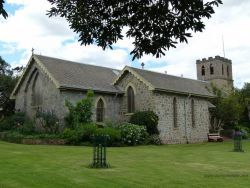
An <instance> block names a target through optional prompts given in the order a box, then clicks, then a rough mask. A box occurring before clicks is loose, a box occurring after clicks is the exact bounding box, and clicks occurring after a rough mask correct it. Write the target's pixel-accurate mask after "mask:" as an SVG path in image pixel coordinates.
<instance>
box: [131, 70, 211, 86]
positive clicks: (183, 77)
mask: <svg viewBox="0 0 250 188" xmlns="http://www.w3.org/2000/svg"><path fill="white" fill-rule="evenodd" d="M127 67H129V68H132V69H136V70H140V71H145V72H152V73H156V74H161V75H164V76H171V77H175V78H180V79H186V80H193V81H198V82H204V83H208V82H207V81H204V80H197V79H193V78H186V77H180V76H176V75H171V74H164V73H162V72H156V71H152V70H145V69H139V68H136V67H130V66H127Z"/></svg>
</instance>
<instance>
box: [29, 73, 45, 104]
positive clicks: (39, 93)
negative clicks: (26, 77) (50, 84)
mask: <svg viewBox="0 0 250 188" xmlns="http://www.w3.org/2000/svg"><path fill="white" fill-rule="evenodd" d="M31 97H32V106H36V107H38V106H40V105H42V103H43V84H42V79H41V78H40V77H39V73H37V74H36V75H35V78H34V81H33V84H32V96H31Z"/></svg>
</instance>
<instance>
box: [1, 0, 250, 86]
mask: <svg viewBox="0 0 250 188" xmlns="http://www.w3.org/2000/svg"><path fill="white" fill-rule="evenodd" d="M7 3H9V4H15V5H22V6H21V8H20V9H19V10H17V11H16V12H15V14H14V15H10V16H9V18H8V19H7V20H4V19H0V42H2V44H4V45H3V46H2V48H3V49H4V50H3V52H2V53H5V54H11V53H12V54H13V56H14V55H15V53H16V51H20V50H21V51H23V54H22V58H21V59H20V61H17V62H12V63H13V64H25V63H27V61H28V59H29V57H30V54H31V48H32V47H33V48H35V52H36V53H38V54H40V53H41V54H43V55H48V56H54V57H58V58H64V59H69V60H72V61H79V62H84V63H90V64H97V65H102V66H107V67H113V68H122V67H123V66H124V65H129V64H130V63H131V61H130V57H129V52H130V51H131V50H132V49H133V45H132V42H133V39H128V38H126V37H125V38H124V40H122V41H118V43H117V44H115V45H114V47H115V50H113V51H112V50H107V51H103V50H102V49H101V48H99V47H97V46H95V45H91V46H80V44H79V43H78V42H77V40H76V38H77V35H76V34H75V33H74V32H73V31H72V30H71V29H70V28H69V26H68V23H67V22H66V21H65V20H64V19H63V18H60V17H56V18H55V17H52V18H48V16H47V15H46V11H47V10H49V7H50V4H49V3H48V1H47V0H36V1H34V0H8V1H7ZM249 9H250V1H249V0H241V1H235V0H225V1H224V4H223V5H221V6H220V7H218V8H216V10H215V11H216V13H215V15H213V17H212V18H211V19H210V20H206V21H205V24H206V29H205V30H204V32H202V33H195V34H194V35H193V36H194V37H192V38H190V39H189V43H188V44H178V45H177V48H176V49H170V51H167V52H166V56H164V57H162V58H160V59H156V58H154V57H152V56H146V55H145V56H144V57H143V58H142V59H140V60H139V61H140V62H144V63H145V64H146V66H145V68H147V67H150V69H151V70H155V71H159V72H165V71H167V72H168V74H173V75H177V76H180V75H181V74H183V75H184V77H189V78H196V64H195V62H196V60H197V59H201V58H204V57H210V56H215V55H221V56H223V50H222V35H223V36H224V42H225V53H226V57H227V58H229V59H232V62H233V73H234V75H233V76H234V80H235V84H236V86H238V87H240V86H242V85H243V83H244V82H249V81H250V74H249V73H248V69H249V63H248V61H249V59H250V53H249V51H250V35H249V33H250V25H249V23H250V11H249ZM125 32H126V28H125V29H124V30H123V34H124V36H125ZM66 41H71V42H66ZM160 65H161V66H160ZM159 66H160V67H159ZM154 67H155V68H154ZM156 67H157V68H156Z"/></svg>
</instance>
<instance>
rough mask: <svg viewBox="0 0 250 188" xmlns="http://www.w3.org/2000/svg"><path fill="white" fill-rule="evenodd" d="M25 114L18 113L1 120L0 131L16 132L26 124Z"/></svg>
mask: <svg viewBox="0 0 250 188" xmlns="http://www.w3.org/2000/svg"><path fill="white" fill-rule="evenodd" d="M25 121H26V118H25V114H24V113H21V112H17V113H15V114H12V115H10V116H6V117H4V118H3V119H1V120H0V131H6V130H14V129H16V128H18V127H20V126H22V125H23V124H24V122H25Z"/></svg>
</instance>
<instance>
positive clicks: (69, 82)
mask: <svg viewBox="0 0 250 188" xmlns="http://www.w3.org/2000/svg"><path fill="white" fill-rule="evenodd" d="M34 57H35V58H37V59H38V60H39V62H40V63H42V64H43V65H44V67H45V68H46V69H47V71H48V72H49V73H50V75H52V76H53V78H54V79H55V80H56V82H57V83H58V85H59V88H66V89H84V90H85V89H92V90H94V91H102V92H110V93H122V92H121V90H120V89H119V88H118V87H116V86H114V85H112V81H113V80H114V79H115V77H117V74H119V71H118V70H115V69H110V68H106V67H100V66H93V65H87V64H82V63H76V62H72V61H66V60H62V59H57V58H52V57H46V56H41V55H34Z"/></svg>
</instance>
